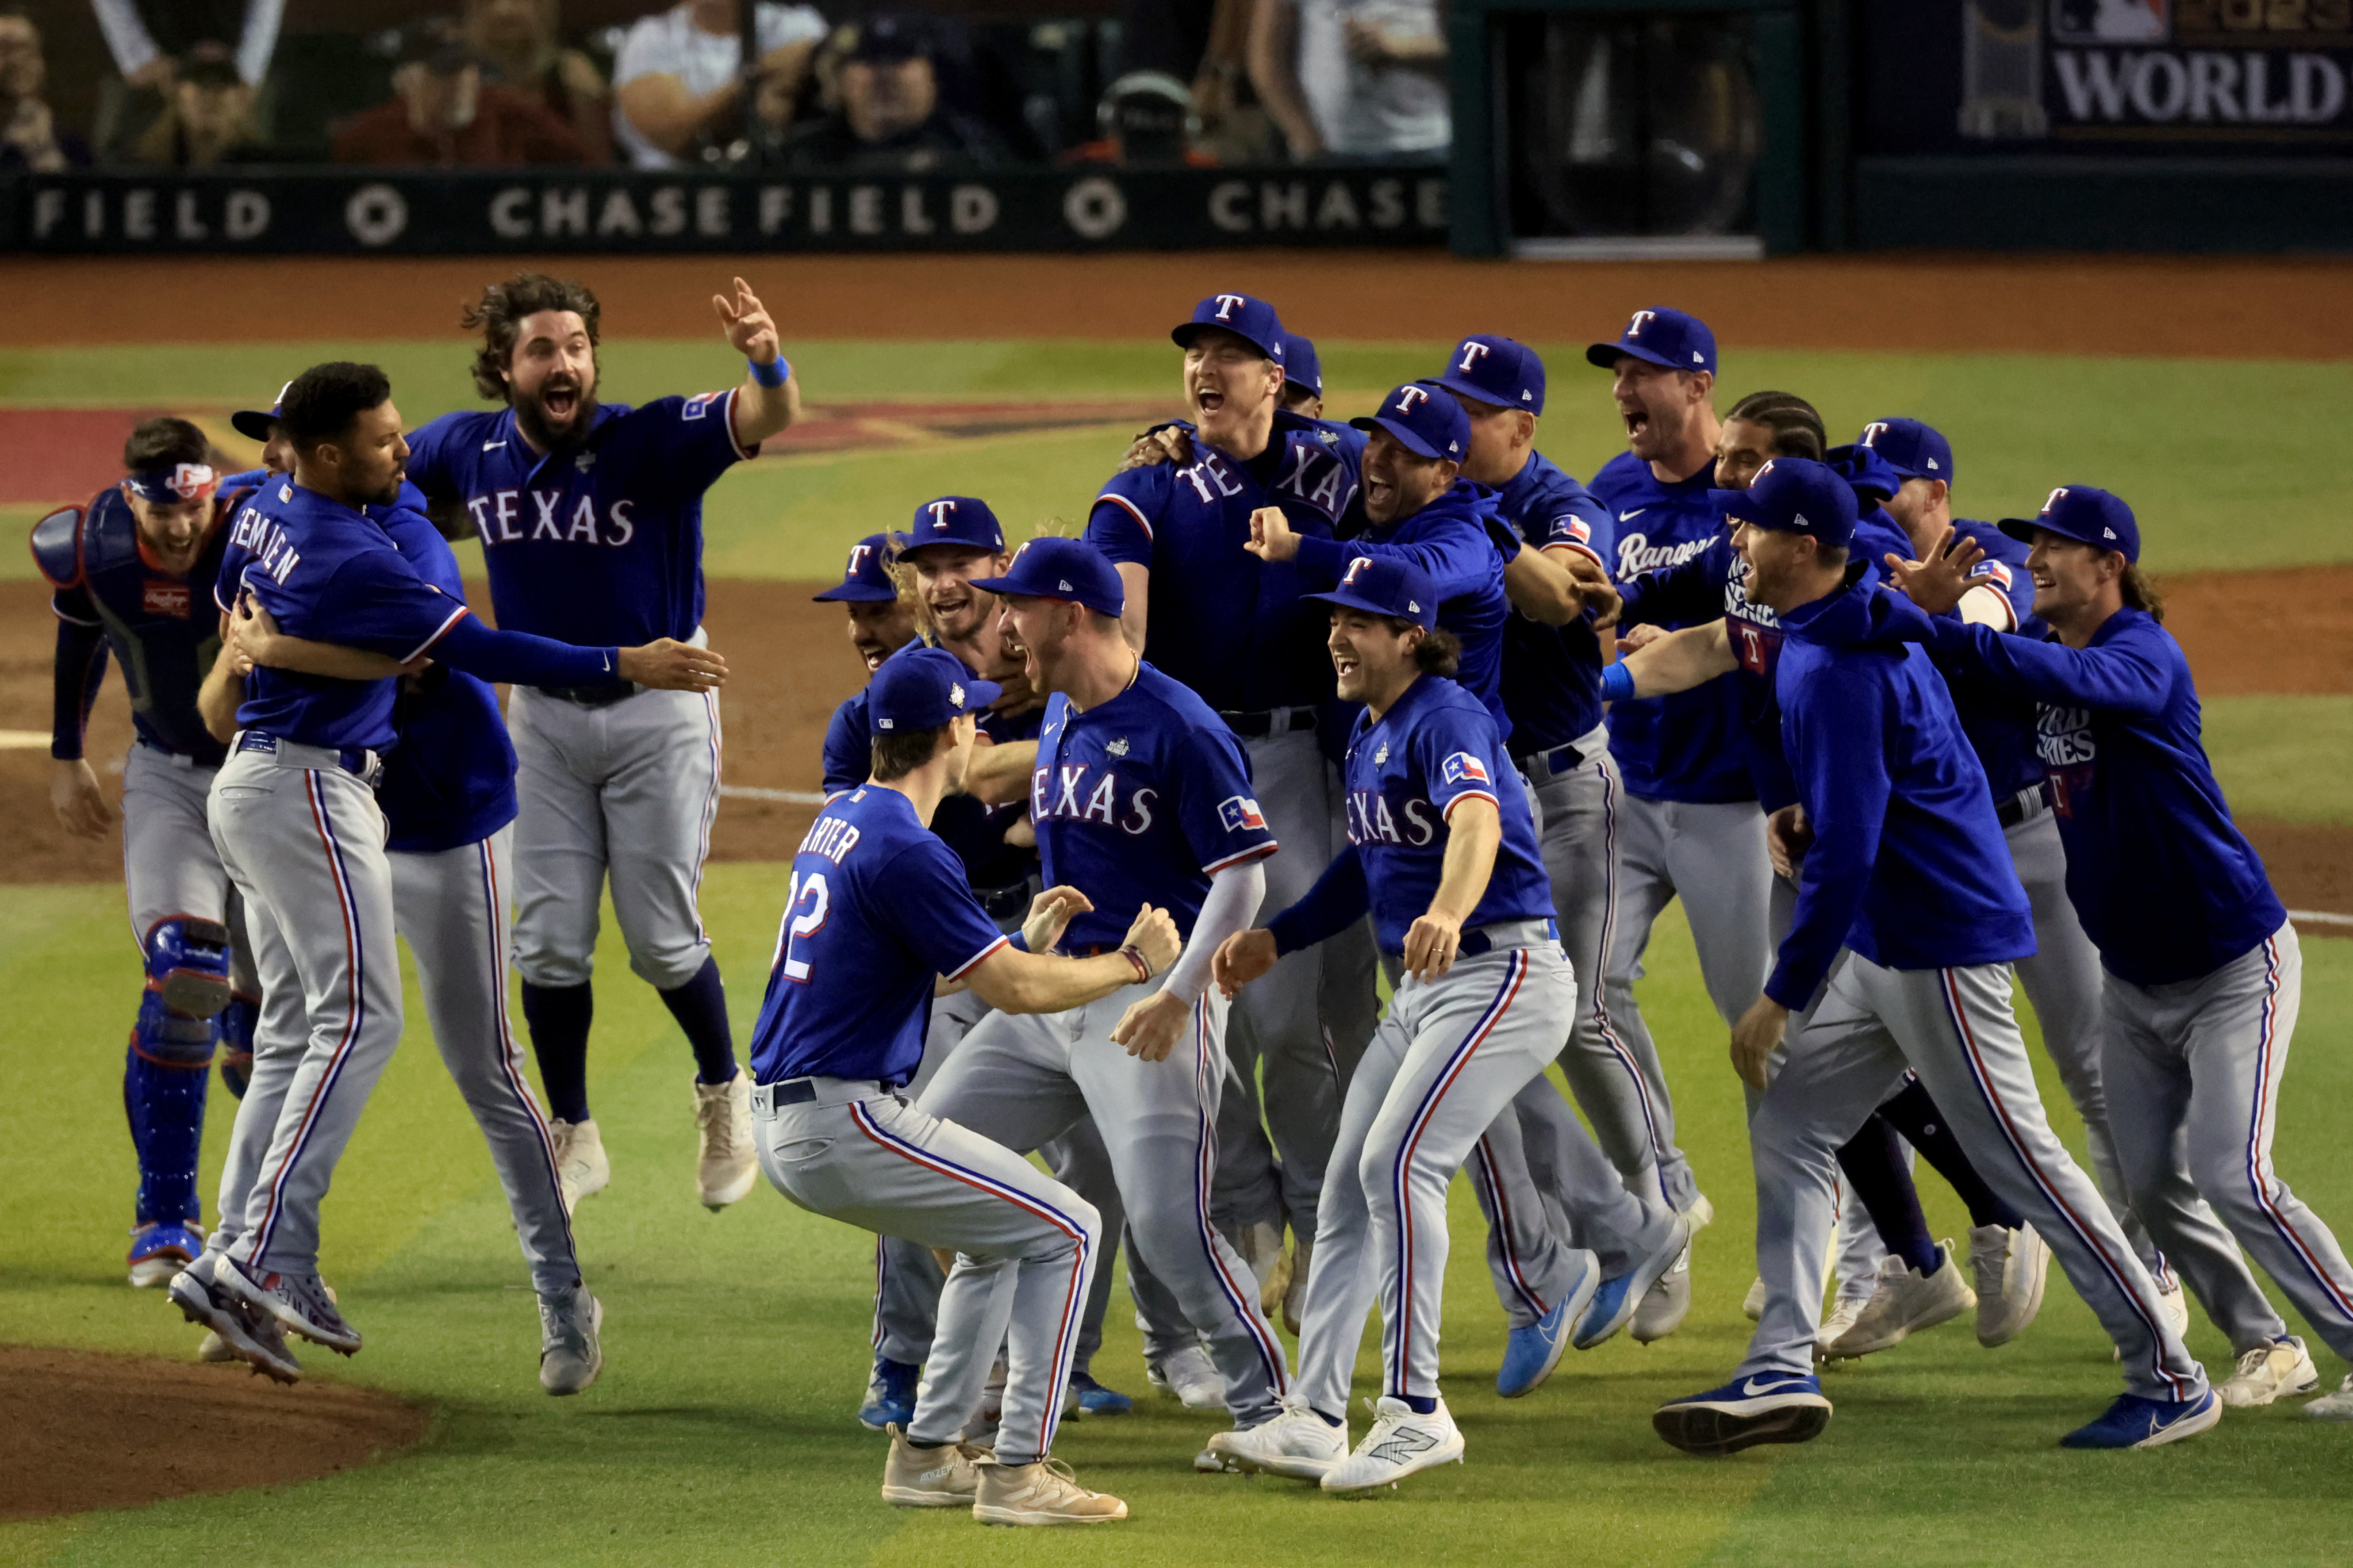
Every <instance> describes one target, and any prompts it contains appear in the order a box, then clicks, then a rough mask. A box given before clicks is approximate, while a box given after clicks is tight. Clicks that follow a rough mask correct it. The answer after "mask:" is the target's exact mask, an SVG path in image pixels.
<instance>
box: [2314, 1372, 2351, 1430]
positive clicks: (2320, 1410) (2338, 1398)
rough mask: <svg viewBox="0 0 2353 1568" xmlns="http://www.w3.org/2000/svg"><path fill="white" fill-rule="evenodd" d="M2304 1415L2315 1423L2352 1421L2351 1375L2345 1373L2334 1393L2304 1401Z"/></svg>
mask: <svg viewBox="0 0 2353 1568" xmlns="http://www.w3.org/2000/svg"><path fill="white" fill-rule="evenodd" d="M2304 1413H2305V1414H2306V1415H2309V1416H2311V1417H2312V1418H2313V1419H2314V1420H2316V1421H2353V1373H2346V1375H2345V1381H2344V1382H2343V1383H2341V1384H2338V1385H2337V1392H2336V1393H2334V1394H2322V1395H2321V1396H2320V1397H2319V1398H2317V1399H2310V1400H2306V1402H2305V1405H2304Z"/></svg>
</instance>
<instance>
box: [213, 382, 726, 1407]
mask: <svg viewBox="0 0 2353 1568" xmlns="http://www.w3.org/2000/svg"><path fill="white" fill-rule="evenodd" d="M280 423H282V424H283V425H284V426H285V433H286V436H287V437H288V439H289V441H290V443H291V446H292V448H293V454H294V465H295V466H294V473H293V475H292V477H291V478H290V479H281V480H278V481H276V482H274V483H273V484H271V485H269V486H268V487H267V488H265V489H262V490H261V491H259V492H257V493H256V495H255V496H254V497H253V498H251V499H250V500H248V501H247V502H246V504H245V505H244V506H242V507H241V508H240V509H239V510H238V512H237V520H236V522H235V524H234V525H233V531H232V533H231V535H230V541H229V549H228V552H227V558H226V559H225V562H224V565H223V574H224V576H226V577H227V578H228V580H229V581H231V582H234V583H235V584H237V591H238V592H241V593H244V594H247V595H251V596H252V597H253V598H254V599H256V600H257V601H258V602H259V604H260V605H262V607H263V608H265V609H267V610H268V611H269V613H270V616H271V618H272V620H273V622H274V623H275V624H276V625H277V626H280V627H282V628H283V629H284V630H285V631H286V632H288V633H289V634H290V635H292V636H294V637H303V638H307V639H309V640H311V641H324V640H326V637H328V636H329V635H332V637H333V638H334V639H336V640H337V641H339V642H340V643H342V644H343V646H344V647H350V648H358V649H360V650H362V651H365V652H374V653H381V654H386V655H389V656H390V657H391V658H393V659H394V660H395V661H396V663H401V664H406V663H410V662H413V661H414V660H415V659H417V658H419V657H420V656H423V655H425V654H426V653H427V652H430V653H431V655H432V657H433V658H434V659H435V660H436V661H437V662H438V663H440V664H444V665H448V666H450V667H452V668H457V669H461V670H465V671H467V672H469V673H470V674H473V675H476V676H479V677H480V678H481V679H486V680H510V681H519V682H531V681H536V680H548V681H570V680H578V679H612V678H614V677H616V676H617V677H618V678H620V679H639V680H645V681H647V682H649V683H650V684H661V685H665V686H677V687H694V686H702V685H706V684H708V683H709V681H710V680H711V679H715V677H716V675H717V674H718V673H719V667H718V665H717V663H716V661H715V660H714V659H713V658H712V656H710V655H709V654H707V653H704V652H703V651H702V650H701V649H697V648H691V647H686V646H685V645H683V644H678V643H671V642H665V643H662V644H659V645H656V646H654V647H639V648H612V647H605V648H574V647H565V646H564V645H562V644H558V643H554V642H550V641H548V640H546V639H544V638H540V637H532V636H529V635H527V634H523V633H520V632H515V631H498V632H492V631H490V630H488V629H487V628H485V627H483V626H481V625H480V622H478V621H475V620H473V619H472V618H471V617H470V616H469V615H468V612H467V609H466V606H465V604H464V602H463V601H462V600H453V599H452V598H450V596H449V595H447V594H445V593H443V592H442V591H441V590H439V589H438V588H437V587H435V586H434V585H433V584H430V583H428V582H427V581H426V580H425V579H424V578H422V577H421V576H419V575H418V574H417V571H416V570H415V568H413V567H412V566H411V565H410V564H409V563H407V561H406V559H405V558H404V556H403V555H402V553H401V552H400V551H399V550H397V549H396V547H395V546H394V544H393V542H392V540H391V539H390V537H389V536H388V535H387V534H386V533H385V531H384V529H383V528H382V527H381V526H380V525H379V524H378V523H377V521H375V519H373V518H370V517H369V516H367V515H366V514H365V513H364V512H363V511H362V510H359V509H360V508H362V507H364V506H371V505H386V504H390V503H392V502H393V501H395V500H397V499H398V497H399V494H400V489H401V480H402V474H403V466H404V463H405V461H406V457H407V444H406V442H405V441H404V440H403V439H402V438H401V434H400V416H399V411H398V410H397V409H396V407H395V406H394V405H393V403H392V399H391V389H390V386H389V384H388V383H387V382H386V381H385V376H384V374H383V372H381V371H379V370H377V369H376V368H375V367H374V366H372V365H356V364H345V363H333V364H324V365H317V366H313V367H312V368H311V370H309V371H306V372H304V373H303V374H302V375H301V376H299V377H297V378H296V379H295V381H294V382H293V383H292V384H290V386H289V387H288V389H287V392H286V394H285V397H284V401H283V405H282V407H281V410H280ZM396 687H397V682H396V680H394V679H388V678H387V679H364V680H353V679H332V678H329V679H322V678H317V677H311V676H303V675H297V674H291V673H281V672H279V671H274V670H270V669H268V668H259V667H257V668H256V669H255V671H254V673H253V676H252V678H251V681H250V688H249V690H248V694H247V696H246V699H245V700H244V702H243V704H242V705H241V706H240V707H239V709H238V710H237V724H238V726H239V730H238V732H237V739H236V741H235V742H234V743H233V744H232V746H231V747H230V751H229V756H228V760H227V762H226V763H224V764H223V765H222V767H221V770H220V773H219V774H218V775H217V776H216V779H215V780H214V784H213V792H212V795H211V799H210V801H209V803H208V813H207V817H208V823H209V826H210V828H211V831H212V837H213V842H214V845H215V847H216V849H217V850H218V852H219V854H220V858H221V862H222V864H223V866H224V868H226V869H227V872H228V874H229V877H230V879H232V880H233V881H234V882H235V883H236V884H237V889H238V891H239V893H240V894H241V895H242V896H243V898H244V899H245V900H246V903H247V905H248V914H249V919H250V921H251V922H252V923H253V924H254V925H255V926H257V927H259V928H266V932H267V934H263V933H262V932H261V931H257V934H256V937H255V942H256V956H257V959H258V961H259V966H260V969H261V979H262V986H263V994H264V996H265V999H266V1000H267V1001H269V1003H270V1004H271V1005H275V999H276V998H277V997H278V996H280V995H281V994H292V995H297V996H300V997H301V999H302V1002H303V1006H304V1014H305V1017H304V1020H303V1030H304V1033H303V1039H304V1044H303V1047H302V1048H301V1056H300V1058H299V1061H297V1062H294V1063H293V1064H292V1071H291V1073H290V1076H289V1079H288V1081H287V1082H286V1087H285V1090H284V1098H283V1106H282V1109H281V1110H280V1112H279V1114H278V1116H277V1118H276V1121H275V1123H274V1125H273V1126H272V1129H271V1131H270V1136H269V1149H268V1153H267V1154H266V1155H265V1156H264V1157H263V1159H262V1160H261V1162H260V1164H259V1169H258V1170H257V1171H256V1172H255V1173H254V1175H253V1179H252V1184H251V1193H250V1197H249V1199H248V1203H247V1205H246V1208H245V1212H244V1214H243V1215H231V1216H229V1217H228V1219H227V1221H226V1222H225V1228H228V1229H231V1230H232V1231H233V1235H234V1239H233V1240H232V1241H231V1242H230V1243H229V1244H228V1245H227V1247H225V1248H223V1249H221V1250H219V1251H218V1252H215V1251H211V1250H208V1251H207V1252H206V1254H205V1255H204V1256H203V1257H202V1258H199V1259H198V1260H197V1261H196V1262H195V1263H193V1264H191V1265H190V1266H189V1267H188V1268H186V1269H185V1270H184V1271H182V1273H181V1274H180V1275H179V1276H178V1277H177V1278H176V1279H174V1282H173V1290H172V1294H173V1300H174V1301H175V1302H176V1303H177V1304H178V1305H179V1306H180V1307H181V1309H182V1310H183V1312H184V1313H185V1314H186V1315H187V1316H188V1317H189V1318H190V1320H191V1321H200V1322H202V1323H204V1324H205V1325H206V1327H207V1328H209V1329H211V1330H212V1331H214V1332H216V1333H217V1334H219V1335H220V1336H221V1337H222V1339H223V1340H224V1341H225V1342H227V1345H228V1347H229V1348H230V1350H231V1351H232V1352H235V1353H236V1354H237V1355H238V1356H239V1358H240V1359H244V1360H247V1361H249V1362H251V1363H253V1364H255V1365H256V1366H258V1367H260V1368H262V1369H263V1370H265V1371H272V1370H277V1371H280V1373H282V1368H273V1367H272V1365H271V1362H270V1358H271V1351H270V1349H269V1346H267V1345H265V1344H263V1343H262V1342H259V1341H258V1340H257V1339H256V1338H255V1336H254V1334H253V1332H252V1327H251V1325H252V1324H253V1323H254V1322H255V1321H258V1320H257V1316H256V1315H257V1314H267V1315H268V1316H269V1317H271V1318H275V1319H276V1320H277V1321H279V1322H280V1324H282V1325H283V1326H284V1327H285V1328H286V1329H289V1330H290V1331H293V1332H295V1333H298V1334H300V1335H301V1336H303V1337H304V1338H306V1339H310V1340H312V1341H314V1342H318V1343H321V1344H324V1345H326V1346H328V1347H329V1348H330V1349H332V1350H335V1351H338V1352H342V1353H343V1354H351V1353H353V1352H356V1351H358V1349H359V1348H360V1343H361V1339H360V1335H359V1332H358V1331H356V1330H355V1329H353V1327H352V1326H351V1325H350V1324H349V1323H348V1322H346V1321H344V1320H343V1315H342V1313H341V1311H340V1310H338V1306H337V1303H336V1302H335V1301H334V1300H332V1298H330V1297H329V1295H328V1294H327V1292H326V1289H325V1288H324V1286H323V1285H322V1284H321V1282H320V1280H319V1276H318V1265H317V1258H318V1237H319V1221H318V1213H319V1205H320V1202H321V1201H322V1199H323V1198H324V1196H325V1194H326V1190H327V1186H328V1184H329V1182H330V1180H331V1179H332V1174H333V1169H334V1164H335V1162H336V1160H337V1159H338V1158H339V1157H340V1155H341V1154H342V1152H343V1145H344V1143H345V1142H347V1141H348V1140H349V1138H350V1136H351V1131H352V1129H353V1125H354V1124H355V1123H356V1121H357V1120H358V1117H359V1113H360V1110H361V1109H362V1107H363V1106H364V1104H365V1103H366V1100H367V1096H368V1093H369V1091H370V1090H371V1089H373V1088H374V1087H375V1079H376V1078H377V1077H378V1076H379V1075H380V1074H381V1073H382V1071H383V1069H384V1064H385V1061H386V1060H387V1059H388V1058H389V1057H390V1055H391V1052H392V1049H393V1047H395V1046H396V1045H397V1044H398V1043H399V1039H400V1029H401V992H400V979H399V968H398V959H397V957H396V952H397V949H396V946H395V942H394V937H395V926H394V921H393V912H392V905H393V898H394V889H393V877H392V870H391V867H390V865H389V864H388V862H387V860H386V858H385V850H384V845H385V816H384V814H383V811H382V810H381V808H380V807H379V806H378V805H377V803H376V799H375V793H374V788H375V784H376V783H377V782H378V780H379V778H380V776H381V772H382V758H381V752H383V750H385V748H386V747H388V746H389V745H390V744H391V742H392V741H393V739H394V736H395V731H394V727H393V723H392V713H393V709H394V705H395V703H396V700H397V691H396ZM485 899H486V902H494V901H495V896H494V895H491V894H487V893H486V894H485ZM486 918H487V917H486ZM421 956H422V955H420V957H421ZM484 1005H486V1006H489V1005H495V1004H494V1003H492V1002H490V1001H487V1000H486V1002H485V1004H484ZM271 1054H272V1056H273V1058H274V1057H275V1056H277V1054H278V1053H276V1052H274V1051H273V1052H272V1053H271ZM288 1054H289V1055H290V1054H291V1053H288ZM276 1065H277V1064H276V1063H275V1062H274V1061H273V1070H274V1068H275V1067H276ZM257 1110H259V1108H257ZM208 1265H209V1266H208ZM580 1306H581V1308H582V1310H585V1311H587V1312H588V1314H589V1316H590V1319H591V1322H590V1331H591V1333H592V1334H593V1331H594V1324H593V1316H594V1313H593V1303H589V1302H587V1301H586V1300H585V1299H584V1300H581V1302H580ZM279 1353H280V1354H282V1351H281V1352H279Z"/></svg>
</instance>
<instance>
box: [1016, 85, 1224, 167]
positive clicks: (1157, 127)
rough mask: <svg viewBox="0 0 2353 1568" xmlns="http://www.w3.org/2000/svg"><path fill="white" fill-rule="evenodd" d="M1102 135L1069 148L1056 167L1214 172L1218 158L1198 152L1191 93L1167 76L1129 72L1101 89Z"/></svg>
mask: <svg viewBox="0 0 2353 1568" xmlns="http://www.w3.org/2000/svg"><path fill="white" fill-rule="evenodd" d="M1095 123H1096V125H1097V126H1098V127H1099V128H1101V130H1102V132H1103V135H1102V136H1100V137H1099V138H1097V139H1096V140H1094V141H1092V142H1084V143H1082V144H1081V145H1079V146H1076V147H1073V148H1071V150H1070V151H1069V152H1067V153H1063V154H1062V155H1061V156H1060V158H1058V159H1056V160H1055V162H1056V163H1130V164H1134V163H1161V164H1167V163H1185V164H1188V165H1190V166H1191V167H1193V168H1196V169H1207V168H1214V167H1216V166H1217V162H1218V161H1217V159H1216V158H1214V157H1212V156H1211V155H1210V154H1208V153H1206V152H1203V151H1200V150H1199V149H1198V147H1197V146H1196V145H1195V142H1196V140H1197V138H1198V137H1199V135H1200V133H1201V117H1200V116H1199V115H1198V114H1196V113H1195V112H1194V111H1193V94H1192V92H1191V91H1190V90H1189V89H1187V87H1186V86H1185V84H1184V83H1183V82H1181V81H1178V80H1177V79H1176V78H1175V77H1173V76H1170V75H1169V74H1168V73H1167V72H1166V71H1130V72H1128V73H1127V74H1126V75H1125V76H1124V77H1122V78H1120V79H1118V80H1117V81H1115V82H1113V83H1112V84H1111V86H1109V87H1108V88H1106V89H1103V101H1102V102H1101V103H1099V104H1097V105H1096V106H1095Z"/></svg>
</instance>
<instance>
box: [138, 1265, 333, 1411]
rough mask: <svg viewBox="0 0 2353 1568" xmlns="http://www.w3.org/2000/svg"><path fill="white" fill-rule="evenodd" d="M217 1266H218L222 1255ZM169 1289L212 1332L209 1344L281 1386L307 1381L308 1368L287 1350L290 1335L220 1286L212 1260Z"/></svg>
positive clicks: (175, 1278) (186, 1272)
mask: <svg viewBox="0 0 2353 1568" xmlns="http://www.w3.org/2000/svg"><path fill="white" fill-rule="evenodd" d="M213 1261H217V1255H214V1258H213ZM167 1289H169V1290H170V1292H171V1298H172V1304H173V1305H174V1306H175V1307H177V1308H179V1309H180V1315H181V1316H182V1317H184V1318H185V1319H187V1320H188V1321H190V1322H192V1323H202V1324H204V1325H205V1327H206V1328H207V1329H210V1330H211V1331H212V1332H211V1333H210V1334H208V1335H206V1343H207V1344H210V1343H212V1342H215V1341H217V1342H219V1343H220V1345H221V1348H222V1349H224V1350H226V1351H227V1352H228V1354H229V1356H230V1357H231V1358H232V1359H234V1360H237V1361H241V1362H243V1363H246V1364H247V1365H248V1366H250V1367H251V1368H253V1370H254V1371H255V1372H257V1373H260V1374H261V1375H263V1376H265V1377H269V1378H271V1379H273V1380H275V1381H277V1382H279V1383H300V1382H301V1380H302V1363H301V1362H299V1361H296V1360H295V1359H294V1356H293V1353H292V1352H290V1351H289V1350H287V1348H286V1333H285V1331H284V1330H283V1329H281V1328H280V1327H279V1324H278V1320H277V1319H275V1318H273V1317H271V1316H269V1314H268V1313H267V1312H264V1311H261V1310H259V1309H257V1308H253V1307H248V1305H246V1303H245V1302H244V1301H242V1300H239V1299H238V1298H237V1297H236V1296H234V1295H231V1294H230V1293H229V1292H228V1291H227V1290H226V1289H223V1288H222V1287H221V1286H220V1285H218V1284H216V1282H215V1280H214V1278H213V1269H212V1268H211V1267H210V1265H209V1263H208V1262H207V1260H206V1258H198V1259H197V1261H196V1262H195V1263H193V1264H190V1265H189V1266H188V1267H187V1268H184V1269H182V1270H180V1272H179V1273H177V1274H175V1275H174V1276H173V1277H172V1283H171V1284H170V1286H168V1287H167ZM198 1353H199V1354H201V1353H202V1352H198Z"/></svg>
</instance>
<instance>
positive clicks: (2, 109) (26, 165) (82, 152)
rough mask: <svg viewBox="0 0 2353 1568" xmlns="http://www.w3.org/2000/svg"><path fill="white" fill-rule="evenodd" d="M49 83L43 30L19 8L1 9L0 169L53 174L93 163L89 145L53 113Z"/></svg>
mask: <svg viewBox="0 0 2353 1568" xmlns="http://www.w3.org/2000/svg"><path fill="white" fill-rule="evenodd" d="M48 85H49V64H48V58H47V56H45V55H44V54H42V52H41V30H40V29H39V28H38V27H37V26H33V19H32V18H31V17H30V16H26V15H25V13H24V12H22V11H20V10H17V9H16V8H15V7H14V6H11V7H8V8H6V9H5V10H0V169H30V170H32V171H33V172H34V173H35V174H56V173H57V172H58V170H60V169H79V168H82V167H85V166H86V165H88V163H90V147H89V146H88V144H87V143H85V142H83V141H82V139H81V138H80V137H79V136H76V135H75V134H74V133H73V132H70V131H68V130H65V129H64V128H62V127H61V126H59V125H58V121H57V117H56V116H55V115H53V114H51V113H50V112H49V104H48V100H47V99H46V98H44V97H42V96H41V95H42V93H43V92H44V91H45V90H46V89H47V87H48Z"/></svg>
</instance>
